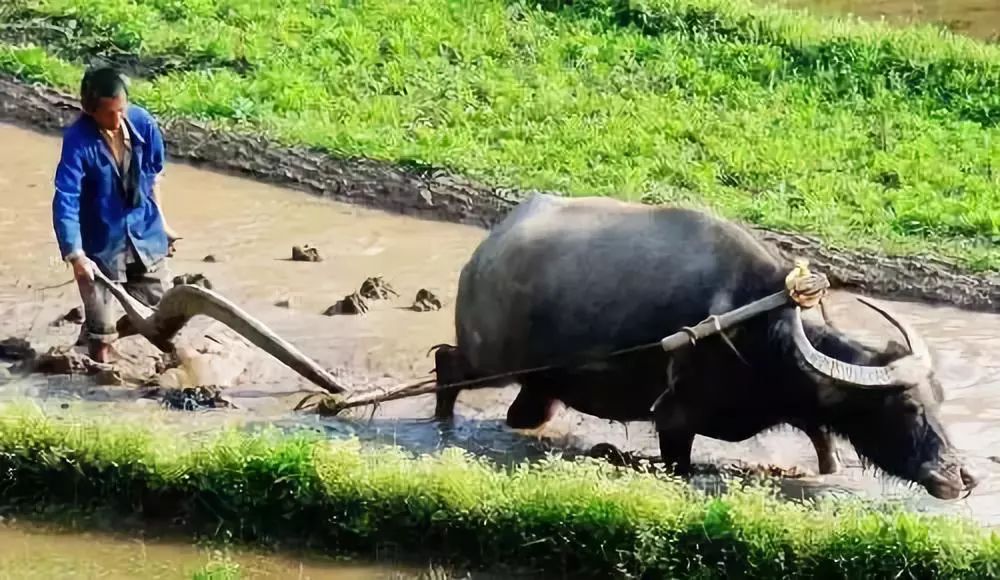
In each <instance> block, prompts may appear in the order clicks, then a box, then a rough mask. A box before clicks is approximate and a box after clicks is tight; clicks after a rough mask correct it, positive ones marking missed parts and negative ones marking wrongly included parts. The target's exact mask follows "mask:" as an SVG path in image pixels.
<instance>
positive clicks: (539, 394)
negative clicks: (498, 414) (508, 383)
mask: <svg viewBox="0 0 1000 580" xmlns="http://www.w3.org/2000/svg"><path fill="white" fill-rule="evenodd" d="M557 405H558V401H557V400H556V399H555V398H554V397H552V396H550V395H549V394H547V393H546V392H544V391H543V390H541V389H539V388H532V387H531V386H529V385H527V384H525V385H522V387H521V391H520V392H519V393H518V394H517V397H515V398H514V402H513V403H511V404H510V407H508V408H507V426H508V427H510V428H511V429H537V428H539V427H541V426H542V425H544V424H546V423H548V422H549V420H550V419H552V417H554V416H555V414H556V410H557V408H558V407H557Z"/></svg>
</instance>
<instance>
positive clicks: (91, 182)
mask: <svg viewBox="0 0 1000 580" xmlns="http://www.w3.org/2000/svg"><path fill="white" fill-rule="evenodd" d="M124 125H125V127H126V129H127V130H128V131H129V135H130V138H131V141H132V163H131V168H132V169H133V171H130V172H129V175H125V176H121V175H120V172H119V170H118V164H117V163H115V158H114V155H113V154H112V153H111V149H110V148H109V147H108V145H107V143H106V142H105V141H104V139H103V138H102V137H101V134H100V131H99V129H98V127H97V123H95V122H94V120H93V119H92V118H91V117H90V116H89V115H80V117H79V118H78V119H77V120H76V121H74V122H73V124H71V125H70V126H68V127H67V128H66V130H65V131H64V132H63V143H62V156H61V158H60V159H59V165H58V166H57V167H56V172H55V196H54V197H53V199H52V222H53V226H54V228H55V234H56V240H57V242H58V244H59V252H60V253H61V254H62V257H63V259H66V258H67V257H69V256H70V255H71V254H73V253H77V252H79V251H81V250H82V251H83V252H84V253H86V254H87V256H88V257H89V258H90V259H91V260H93V261H94V262H95V263H96V264H97V265H98V266H99V267H100V268H101V270H103V271H104V273H105V275H107V276H109V277H110V278H111V279H113V280H114V279H117V278H119V273H120V272H122V271H124V269H125V258H126V256H127V249H128V245H127V242H128V241H131V242H132V244H133V247H134V248H135V250H136V253H137V254H138V256H139V259H140V260H141V261H142V262H143V264H144V265H145V266H146V267H147V268H151V267H154V266H155V265H156V264H158V263H159V262H160V261H161V260H162V259H163V258H164V257H165V256H166V254H167V235H166V232H165V231H164V228H163V218H162V216H161V214H160V209H159V208H158V207H157V205H156V203H155V201H154V200H153V197H152V194H153V183H154V180H155V179H156V176H157V174H159V173H160V172H161V171H162V170H163V161H164V147H163V136H162V134H161V133H160V129H159V127H158V126H157V124H156V120H155V119H153V116H152V115H150V114H149V112H148V111H146V110H145V109H143V108H142V107H139V106H137V105H135V104H131V103H130V104H129V106H128V109H127V113H126V116H125V119H124Z"/></svg>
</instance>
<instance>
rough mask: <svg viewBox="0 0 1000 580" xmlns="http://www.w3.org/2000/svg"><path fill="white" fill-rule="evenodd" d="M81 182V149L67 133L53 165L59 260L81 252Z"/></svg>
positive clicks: (53, 204)
mask: <svg viewBox="0 0 1000 580" xmlns="http://www.w3.org/2000/svg"><path fill="white" fill-rule="evenodd" d="M82 184H83V150H82V149H81V148H80V147H79V146H78V144H77V143H75V142H74V140H73V139H72V138H71V137H70V136H68V135H67V136H66V137H64V138H63V145H62V156H61V157H60V159H59V165H58V166H56V174H55V195H54V196H53V198H52V225H53V228H54V229H55V233H56V241H57V242H58V244H59V253H60V254H62V257H63V259H64V260H65V259H67V258H68V257H70V256H71V255H73V254H77V253H80V252H82V251H83V242H82V239H81V237H80V190H81V186H82Z"/></svg>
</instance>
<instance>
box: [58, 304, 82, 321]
mask: <svg viewBox="0 0 1000 580" xmlns="http://www.w3.org/2000/svg"><path fill="white" fill-rule="evenodd" d="M83 320H84V318H83V308H82V307H80V306H75V307H73V308H71V309H70V311H69V312H67V313H66V314H64V315H63V317H62V318H60V319H59V321H60V322H66V323H69V324H83Z"/></svg>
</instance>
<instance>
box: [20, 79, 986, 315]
mask: <svg viewBox="0 0 1000 580" xmlns="http://www.w3.org/2000/svg"><path fill="white" fill-rule="evenodd" d="M76 113H77V103H76V100H75V99H74V98H72V97H70V96H67V95H63V94H60V93H58V92H56V91H53V90H51V89H48V88H43V87H38V86H28V85H24V84H21V83H19V82H16V81H13V80H11V79H9V78H0V119H2V120H6V121H13V122H19V123H22V124H27V125H30V126H32V127H34V128H36V129H40V130H44V131H49V132H55V131H59V130H60V129H61V127H63V126H64V125H65V124H66V123H67V122H68V121H69V120H71V119H72V118H73V116H75V115H76ZM162 124H163V128H164V138H165V139H166V143H167V147H168V153H169V154H170V155H171V156H172V157H173V158H175V159H183V160H186V161H188V162H191V163H193V164H198V165H205V166H209V167H211V168H214V169H217V170H224V171H232V172H236V173H239V174H243V175H250V176H253V177H254V178H256V179H260V180H263V181H268V182H272V183H276V184H281V185H285V186H289V187H294V188H297V189H301V190H305V191H308V192H311V193H314V194H318V195H321V196H324V197H328V198H330V199H334V200H337V201H342V202H350V203H356V204H360V205H363V206H366V207H370V208H376V209H381V210H387V211H393V212H397V213H400V214H404V215H410V216H415V217H421V218H425V219H434V220H443V221H450V222H458V223H463V224H470V225H477V226H481V227H490V226H491V225H492V224H493V223H495V222H496V221H497V220H498V219H500V218H502V217H503V215H504V214H506V212H507V211H508V210H509V209H510V208H511V207H512V206H513V205H514V204H516V203H517V201H518V200H519V199H521V198H522V197H523V196H524V195H526V194H527V193H528V192H521V191H515V190H509V189H501V188H494V187H490V186H487V185H483V184H479V183H475V182H472V181H469V180H467V179H465V178H462V177H459V176H456V175H453V174H450V173H448V172H447V171H445V170H441V169H437V168H420V167H402V166H396V165H392V164H388V163H383V162H379V161H374V160H369V159H338V158H334V157H332V156H330V155H327V154H324V153H321V152H317V151H312V150H308V149H305V148H290V147H285V146H282V145H280V144H278V143H275V142H272V141H269V140H267V139H264V138H261V137H257V136H252V135H241V134H236V133H232V132H227V131H218V130H213V129H211V128H209V127H207V126H205V125H201V124H198V123H195V122H191V121H187V120H163V121H162ZM755 232H756V233H757V234H758V235H759V236H760V237H761V238H762V239H764V240H765V241H767V242H769V243H771V244H772V245H773V246H774V247H775V248H777V249H778V251H779V252H781V253H782V254H784V255H786V256H788V257H792V256H804V257H806V258H808V259H809V260H811V262H812V263H813V267H814V268H816V269H817V270H820V271H822V272H824V273H826V274H827V275H828V276H829V277H830V281H831V283H832V285H833V286H834V287H837V288H843V289H849V290H853V291H860V292H866V293H871V294H875V295H881V296H891V297H893V298H895V299H910V300H921V301H925V302H930V303H944V304H950V305H952V306H957V307H961V308H966V309H970V310H977V311H989V312H1000V275H996V274H972V273H969V272H966V271H964V270H963V269H962V268H960V267H958V266H956V265H953V264H951V263H948V262H946V261H943V260H940V259H936V258H932V257H924V256H919V257H893V256H882V255H874V254H869V253H863V252H858V251H851V250H842V249H837V248H833V247H829V246H827V245H825V244H823V243H821V242H820V241H819V240H816V239H814V238H811V237H807V236H802V235H794V234H787V233H784V232H777V231H771V230H764V229H756V230H755Z"/></svg>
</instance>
